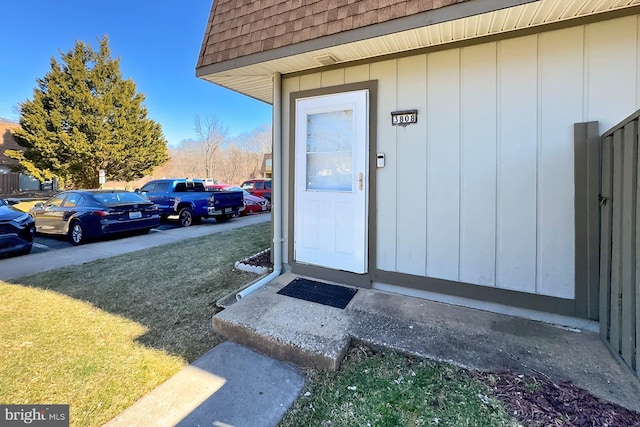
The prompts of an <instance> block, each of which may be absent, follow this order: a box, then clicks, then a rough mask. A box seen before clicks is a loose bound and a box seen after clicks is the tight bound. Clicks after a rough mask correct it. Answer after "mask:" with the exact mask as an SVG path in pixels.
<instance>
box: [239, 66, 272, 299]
mask: <svg viewBox="0 0 640 427" xmlns="http://www.w3.org/2000/svg"><path fill="white" fill-rule="evenodd" d="M272 108H273V142H272V146H273V166H272V168H273V169H272V170H273V172H272V181H271V206H272V213H273V218H272V220H273V271H272V272H271V274H269V275H268V276H266V277H263V278H262V279H260V280H258V281H257V282H256V283H254V284H253V285H251V286H249V287H248V288H246V289H244V290H243V291H241V292H238V293H237V294H236V300H237V301H240V300H241V299H242V298H244V297H246V296H247V295H249V294H250V293H251V292H253V291H255V290H256V289H259V288H261V287H262V286H264V285H266V284H267V283H269V282H270V281H272V280H273V279H275V278H276V277H278V276H279V275H280V273H281V272H282V243H283V242H284V238H283V237H282V173H281V172H282V77H281V75H280V73H273V107H272Z"/></svg>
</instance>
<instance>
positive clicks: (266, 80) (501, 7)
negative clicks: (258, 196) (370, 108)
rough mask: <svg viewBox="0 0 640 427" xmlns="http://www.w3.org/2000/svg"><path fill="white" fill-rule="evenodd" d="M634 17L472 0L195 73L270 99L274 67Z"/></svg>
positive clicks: (586, 4)
mask: <svg viewBox="0 0 640 427" xmlns="http://www.w3.org/2000/svg"><path fill="white" fill-rule="evenodd" d="M633 14H640V0H539V1H532V0H472V1H468V2H462V3H458V4H455V5H452V6H448V7H444V8H441V9H435V10H431V11H428V12H424V13H420V14H417V15H412V16H409V17H406V18H400V19H395V20H392V21H388V22H384V23H381V24H376V25H371V26H368V27H362V28H358V29H354V30H350V31H347V32H343V33H339V34H335V35H331V36H327V37H321V38H318V39H315V40H309V41H306V42H302V43H298V44H295V45H290V46H284V47H281V48H278V49H273V50H269V51H266V52H261V53H256V54H252V55H247V56H243V57H239V58H235V59H233V60H229V61H225V62H220V63H216V64H211V65H207V66H204V67H200V68H198V69H197V70H196V76H197V77H200V78H202V79H205V80H207V81H210V82H212V83H215V84H217V85H220V86H223V87H226V88H228V89H231V90H233V91H236V92H239V93H242V94H245V95H247V96H249V97H252V98H255V99H258V100H261V101H264V102H266V103H269V104H271V103H272V94H273V89H272V88H273V83H272V77H273V75H274V73H276V72H277V73H281V74H282V75H290V74H297V73H308V72H312V71H318V70H327V69H331V68H336V67H344V66H345V65H347V64H349V65H351V64H357V63H359V62H363V61H371V60H373V59H383V58H385V57H393V56H394V55H402V54H406V53H407V52H412V53H418V52H420V51H425V52H426V51H435V50H442V49H448V48H452V47H455V46H464V45H469V44H477V43H483V42H487V41H491V40H498V39H501V38H507V37H517V36H520V35H526V34H532V33H535V32H540V31H548V30H553V29H557V28H563V27H569V26H574V25H583V24H585V23H589V22H595V21H599V20H606V19H612V18H616V17H620V16H626V15H633ZM332 62H334V63H335V64H332Z"/></svg>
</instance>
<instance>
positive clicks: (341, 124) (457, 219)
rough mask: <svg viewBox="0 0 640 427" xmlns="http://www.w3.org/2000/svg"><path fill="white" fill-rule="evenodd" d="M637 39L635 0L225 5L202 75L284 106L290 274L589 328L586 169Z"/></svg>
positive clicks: (635, 69)
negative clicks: (568, 319)
mask: <svg viewBox="0 0 640 427" xmlns="http://www.w3.org/2000/svg"><path fill="white" fill-rule="evenodd" d="M638 40H640V0H631V1H629V0H625V1H607V2H603V1H595V2H594V1H585V0H541V1H527V0H503V1H493V0H468V1H459V0H458V1H455V0H439V1H412V0H410V1H402V0H395V1H389V2H379V1H377V0H375V1H373V0H361V1H355V2H346V1H339V0H327V1H300V0H253V1H239V0H216V1H215V2H214V3H213V7H212V10H211V15H210V17H209V23H208V27H207V30H206V33H205V37H204V41H203V45H202V49H201V53H200V57H199V61H198V65H197V69H196V74H197V76H198V77H200V78H202V79H205V80H208V81H210V82H213V83H215V84H218V85H221V86H224V87H226V88H229V89H232V90H234V91H237V92H240V93H243V94H246V95H247V96H250V97H253V98H256V99H259V100H262V101H264V102H267V103H269V104H272V105H273V107H274V117H275V119H274V152H273V153H274V165H276V166H277V165H278V164H281V165H282V167H281V171H278V169H277V168H276V169H274V179H275V180H276V181H279V183H280V184H281V185H282V187H283V191H282V200H279V201H277V202H276V203H278V202H281V203H282V208H283V210H284V214H283V222H282V224H283V225H282V226H283V229H284V230H285V231H284V233H283V236H282V237H283V240H284V242H283V243H282V251H283V261H284V263H285V266H286V267H287V268H290V269H292V271H294V272H297V273H300V274H304V275H309V276H315V277H318V278H325V279H331V280H334V281H342V282H343V283H347V284H351V285H356V286H362V287H373V288H376V289H382V290H388V291H393V292H399V293H404V294H408V295H415V296H421V297H425V298H431V299H436V300H442V301H448V302H455V303H459V304H464V305H468V306H479V307H483V308H489V309H499V307H503V306H511V307H517V308H521V309H532V310H536V311H543V312H548V313H555V314H560V315H568V316H575V317H580V318H585V319H593V320H597V319H598V274H597V271H598V255H597V252H598V248H597V245H596V247H595V248H594V247H589V248H588V249H585V247H586V246H587V243H586V242H591V241H593V240H590V239H592V238H593V236H594V235H597V233H598V229H597V228H598V227H597V226H598V224H597V222H596V223H595V227H594V225H593V222H592V221H587V220H586V219H585V215H587V212H590V213H593V212H594V209H595V212H596V214H597V209H598V207H597V195H598V187H597V182H598V179H599V175H598V174H599V171H598V170H596V169H599V168H589V167H587V163H588V162H587V161H586V160H585V159H586V158H587V157H588V156H587V152H588V151H589V150H592V144H593V141H599V139H598V138H599V135H600V134H602V133H604V132H605V131H606V130H608V129H609V128H611V127H613V126H614V125H615V124H616V123H618V122H620V121H621V120H623V119H624V118H625V117H627V116H629V115H630V114H632V113H633V112H634V111H636V110H637V109H639V108H640V82H639V79H640V77H639V76H640V43H639V42H638ZM588 122H597V125H596V124H594V123H591V124H590V125H587V123H588ZM576 124H577V125H576ZM278 153H280V157H279V158H277V156H278ZM594 182H595V183H596V184H594ZM583 193H584V194H587V193H588V194H589V197H590V198H589V199H588V201H585V198H582V197H577V195H578V194H583ZM594 200H595V202H594ZM594 203H595V205H594ZM278 237H279V236H276V237H275V239H274V241H279V240H278ZM583 249H584V250H583ZM594 254H595V255H594Z"/></svg>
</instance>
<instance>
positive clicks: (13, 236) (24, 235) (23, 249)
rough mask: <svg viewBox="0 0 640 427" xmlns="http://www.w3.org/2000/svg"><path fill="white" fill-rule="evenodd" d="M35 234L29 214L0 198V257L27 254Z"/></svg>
mask: <svg viewBox="0 0 640 427" xmlns="http://www.w3.org/2000/svg"><path fill="white" fill-rule="evenodd" d="M35 234H36V228H35V225H34V222H33V218H32V217H31V215H29V214H28V213H26V212H22V211H21V210H18V209H16V208H14V207H13V206H10V205H9V203H7V201H5V200H3V199H0V257H4V256H7V255H26V254H28V253H29V252H31V246H32V245H33V238H34V237H35Z"/></svg>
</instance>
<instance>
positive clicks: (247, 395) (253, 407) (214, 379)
mask: <svg viewBox="0 0 640 427" xmlns="http://www.w3.org/2000/svg"><path fill="white" fill-rule="evenodd" d="M304 381H305V380H304V377H303V376H302V375H301V374H300V373H299V372H298V371H297V370H296V369H295V368H294V367H293V366H291V365H289V364H287V363H284V362H280V361H278V360H275V359H272V358H270V357H267V356H264V355H262V354H260V353H256V352H255V351H252V350H249V349H248V348H246V347H242V346H240V345H238V344H234V343H231V342H223V343H222V344H219V345H218V346H217V347H215V348H214V349H213V350H211V351H209V352H208V353H206V354H205V355H204V356H202V357H201V358H199V359H198V360H196V361H195V362H193V363H192V364H191V365H189V366H188V367H186V368H185V369H183V370H181V371H180V372H179V373H177V374H176V375H175V376H173V377H172V378H170V379H169V380H168V381H166V382H165V383H163V384H162V385H160V386H159V387H157V388H156V389H155V390H153V391H152V392H151V393H149V394H147V395H146V396H144V397H143V398H142V399H140V400H138V401H137V402H136V403H135V404H134V405H133V406H131V407H129V408H128V409H126V410H125V411H124V412H122V413H121V414H120V415H118V416H117V417H116V418H114V419H113V420H111V421H110V422H108V423H107V424H106V426H107V427H131V426H148V427H155V426H157V427H166V426H183V427H192V426H218V427H224V426H234V427H243V426H246V427H273V426H276V425H277V424H278V422H279V421H280V419H281V418H282V416H283V415H284V414H285V412H287V410H288V409H289V407H290V406H291V404H293V402H294V401H295V400H296V398H297V397H298V394H299V393H300V390H302V387H303V386H304Z"/></svg>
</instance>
